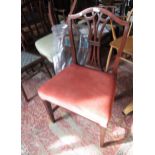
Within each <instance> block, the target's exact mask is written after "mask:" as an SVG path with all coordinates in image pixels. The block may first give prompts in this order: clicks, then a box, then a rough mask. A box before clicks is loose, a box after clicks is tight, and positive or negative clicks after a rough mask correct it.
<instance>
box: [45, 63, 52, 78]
mask: <svg viewBox="0 0 155 155" xmlns="http://www.w3.org/2000/svg"><path fill="white" fill-rule="evenodd" d="M44 66H45V69H46V71H47V73H48V74H49V76H50V78H51V77H52V74H51V72H50V71H49V69H48V67H47V65H46V64H45V62H44Z"/></svg>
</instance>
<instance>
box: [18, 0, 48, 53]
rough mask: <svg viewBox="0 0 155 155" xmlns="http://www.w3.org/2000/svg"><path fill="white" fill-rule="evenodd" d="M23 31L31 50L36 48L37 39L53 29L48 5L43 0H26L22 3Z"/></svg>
mask: <svg viewBox="0 0 155 155" xmlns="http://www.w3.org/2000/svg"><path fill="white" fill-rule="evenodd" d="M21 31H22V34H23V35H24V36H25V38H24V39H23V41H24V42H25V40H26V41H27V46H28V47H27V48H29V50H33V49H35V46H34V43H35V41H36V40H37V39H38V38H40V37H42V36H44V35H46V34H48V33H49V32H50V31H51V27H50V21H49V19H48V14H47V5H46V4H45V3H44V1H43V0H25V1H24V2H23V3H22V5H21Z"/></svg>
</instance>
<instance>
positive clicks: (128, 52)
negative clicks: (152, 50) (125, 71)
mask: <svg viewBox="0 0 155 155" xmlns="http://www.w3.org/2000/svg"><path fill="white" fill-rule="evenodd" d="M132 16H133V9H132V10H131V11H129V12H128V16H126V17H125V18H126V21H127V22H129V24H130V27H129V31H128V38H127V42H126V45H125V47H124V50H123V53H122V57H121V59H122V60H124V61H126V62H128V63H132V55H133V37H132V35H131V36H130V33H131V30H132V24H133V22H132ZM123 18H124V17H123ZM111 29H112V35H113V41H112V42H110V50H109V54H108V59H107V63H106V71H107V70H108V69H109V64H110V60H111V56H112V51H113V49H116V51H118V49H119V46H120V44H121V40H122V37H119V38H116V33H115V30H114V27H113V23H112V22H111ZM123 55H125V56H127V57H130V59H128V58H127V57H123Z"/></svg>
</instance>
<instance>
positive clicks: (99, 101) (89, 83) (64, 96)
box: [38, 7, 129, 146]
mask: <svg viewBox="0 0 155 155" xmlns="http://www.w3.org/2000/svg"><path fill="white" fill-rule="evenodd" d="M77 19H79V20H83V19H84V20H85V21H86V25H87V26H88V29H89V35H88V39H89V49H90V50H93V52H94V53H96V52H97V51H98V45H99V44H100V39H101V37H102V35H104V28H105V25H106V24H107V23H108V21H109V20H112V21H115V22H116V23H118V24H120V25H122V26H124V27H125V28H124V33H123V37H122V42H121V44H120V47H119V49H118V53H117V56H116V57H115V61H114V65H113V68H112V72H111V73H106V72H102V71H99V70H94V69H91V68H88V67H86V66H80V65H79V64H78V61H77V57H76V48H75V44H74V43H75V42H74V37H73V25H74V27H75V22H74V21H75V20H77ZM68 24H69V36H70V44H71V52H72V64H71V65H70V66H69V67H67V68H65V69H64V70H63V71H61V72H60V73H59V74H57V75H56V76H55V77H54V78H52V79H50V80H49V81H47V82H45V83H44V84H43V85H42V86H41V87H40V88H39V90H38V94H39V96H40V98H41V99H42V100H44V105H45V107H46V110H47V112H48V114H49V116H50V119H51V121H52V122H55V117H54V110H53V107H52V106H51V103H53V104H55V105H58V106H60V107H63V108H65V109H67V110H69V111H72V112H74V113H76V114H79V115H81V116H83V117H85V118H87V119H89V120H91V121H93V122H95V123H97V124H99V126H100V129H101V130H100V146H103V144H104V136H105V129H106V128H107V125H108V122H109V119H110V117H111V110H112V103H113V101H114V96H115V87H116V75H117V68H118V65H119V58H120V56H121V53H122V51H123V48H124V46H125V43H126V39H127V33H128V28H129V25H128V23H127V22H126V21H122V20H121V19H119V18H118V17H116V16H115V15H114V14H112V13H111V12H109V11H108V10H106V9H103V8H99V7H92V8H88V9H85V10H83V11H82V12H80V13H77V14H72V15H69V17H68ZM100 24H102V26H101V29H100V32H98V26H99V25H100Z"/></svg>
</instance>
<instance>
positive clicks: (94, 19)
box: [68, 7, 129, 74]
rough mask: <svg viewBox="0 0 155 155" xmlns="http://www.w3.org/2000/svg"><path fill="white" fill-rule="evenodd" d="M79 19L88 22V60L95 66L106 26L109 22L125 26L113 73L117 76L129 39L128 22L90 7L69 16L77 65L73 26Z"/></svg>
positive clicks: (74, 61) (98, 8)
mask: <svg viewBox="0 0 155 155" xmlns="http://www.w3.org/2000/svg"><path fill="white" fill-rule="evenodd" d="M77 19H79V20H85V21H86V24H85V25H87V27H88V43H89V52H88V54H89V55H88V57H89V58H88V60H90V61H91V62H92V63H93V64H97V63H98V62H97V61H96V58H98V57H100V55H99V50H100V44H101V38H103V36H104V33H105V26H106V24H108V23H109V21H110V20H112V21H114V22H116V23H117V24H119V25H121V26H124V33H123V39H122V42H121V44H120V47H119V49H118V53H117V55H116V57H115V61H114V64H113V68H112V73H114V74H116V73H117V67H118V64H119V60H120V56H121V53H122V51H123V48H124V46H125V43H126V39H127V34H128V30H129V24H128V22H126V21H123V20H121V19H120V18H118V17H116V16H115V15H114V14H113V13H111V12H110V11H108V10H107V9H104V8H100V7H90V8H87V9H85V10H83V11H81V12H79V13H76V14H72V15H69V16H68V25H69V36H70V42H71V51H72V62H73V63H75V64H78V62H77V55H76V48H75V44H74V37H73V27H75V26H73V25H75V22H74V21H75V20H77Z"/></svg>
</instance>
